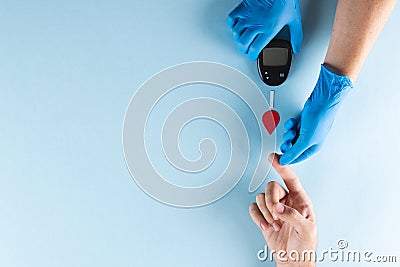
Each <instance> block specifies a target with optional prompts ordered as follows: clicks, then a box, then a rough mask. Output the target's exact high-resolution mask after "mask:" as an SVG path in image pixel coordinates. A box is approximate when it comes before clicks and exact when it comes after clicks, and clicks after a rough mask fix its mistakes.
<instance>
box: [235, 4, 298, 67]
mask: <svg viewBox="0 0 400 267" xmlns="http://www.w3.org/2000/svg"><path fill="white" fill-rule="evenodd" d="M286 25H287V26H288V27H289V31H290V41H291V44H292V48H293V52H294V53H295V54H297V53H299V51H300V44H301V41H302V39H303V30H302V25H301V14H300V6H299V2H298V0H244V1H243V2H242V3H240V4H239V5H238V6H237V7H236V8H235V9H234V10H233V11H232V12H231V13H230V14H229V16H228V26H229V28H231V29H232V32H233V38H234V40H235V41H236V42H237V47H238V49H239V51H240V52H241V53H243V54H247V55H248V56H249V58H250V60H252V61H254V60H256V59H257V57H258V55H259V54H260V52H261V50H262V49H263V48H264V47H265V46H266V45H267V44H268V43H269V42H270V41H271V40H272V39H273V38H274V37H275V36H276V35H277V34H278V33H279V32H280V31H281V30H282V29H283V27H285V26H286Z"/></svg>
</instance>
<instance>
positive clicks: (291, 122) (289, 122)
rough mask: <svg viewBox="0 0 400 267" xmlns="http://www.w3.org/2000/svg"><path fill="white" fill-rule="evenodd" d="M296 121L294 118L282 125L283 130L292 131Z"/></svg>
mask: <svg viewBox="0 0 400 267" xmlns="http://www.w3.org/2000/svg"><path fill="white" fill-rule="evenodd" d="M296 124H297V123H296V119H295V118H290V119H288V120H287V121H286V122H285V124H284V125H283V127H284V128H285V130H290V129H292V128H293V127H294V126H296Z"/></svg>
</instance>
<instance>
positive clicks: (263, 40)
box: [247, 32, 274, 61]
mask: <svg viewBox="0 0 400 267" xmlns="http://www.w3.org/2000/svg"><path fill="white" fill-rule="evenodd" d="M271 33H272V32H264V33H261V34H259V35H257V37H256V38H255V39H254V41H253V43H251V45H250V47H249V51H248V53H247V55H248V56H249V58H250V60H251V61H254V60H256V59H257V58H258V55H259V54H260V52H261V50H263V48H264V47H265V46H266V45H267V44H268V43H269V42H270V41H271V40H272V38H273V37H274V35H272V34H271Z"/></svg>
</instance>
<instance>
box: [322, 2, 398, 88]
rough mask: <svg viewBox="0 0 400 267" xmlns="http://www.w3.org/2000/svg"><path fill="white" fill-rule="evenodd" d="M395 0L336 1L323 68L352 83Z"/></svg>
mask: <svg viewBox="0 0 400 267" xmlns="http://www.w3.org/2000/svg"><path fill="white" fill-rule="evenodd" d="M396 2H397V0H339V1H338V4H337V8H336V15H335V22H334V25H333V30H332V36H331V40H330V43H329V47H328V52H327V54H326V57H325V62H324V63H325V65H326V66H327V67H328V68H329V69H331V70H332V71H334V72H336V73H337V74H342V75H346V76H348V77H349V78H350V79H351V80H352V81H353V82H354V81H355V80H356V79H357V76H358V73H359V72H360V70H361V67H362V65H363V64H364V61H365V59H366V57H367V56H368V53H369V51H370V50H371V48H372V46H373V44H374V43H375V41H376V38H377V37H378V35H379V33H380V32H381V30H382V28H383V26H384V25H385V23H386V21H387V19H388V18H389V16H390V13H391V11H392V10H393V7H394V6H395V4H396Z"/></svg>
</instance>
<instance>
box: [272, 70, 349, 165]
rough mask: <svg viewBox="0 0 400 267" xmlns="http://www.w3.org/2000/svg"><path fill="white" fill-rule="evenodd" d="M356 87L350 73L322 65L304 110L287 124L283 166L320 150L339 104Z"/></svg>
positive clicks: (281, 161)
mask: <svg viewBox="0 0 400 267" xmlns="http://www.w3.org/2000/svg"><path fill="white" fill-rule="evenodd" d="M351 88H353V84H352V82H351V80H350V79H349V78H348V77H347V76H341V75H337V74H335V73H333V72H331V71H329V70H328V69H327V68H326V67H325V66H324V65H321V71H320V75H319V78H318V82H317V84H316V86H315V88H314V91H313V92H312V93H311V95H310V97H309V98H308V100H307V102H306V103H305V105H304V108H303V110H302V112H301V115H300V119H299V120H298V121H296V120H295V119H294V118H291V119H289V120H288V121H287V122H286V123H285V125H284V127H285V129H286V132H285V133H284V135H283V144H282V145H281V148H280V149H281V151H282V153H283V155H282V156H281V158H280V164H281V165H287V164H294V163H298V162H301V161H303V160H305V159H307V158H309V157H310V156H311V155H313V154H315V153H316V152H317V151H319V150H320V149H321V146H322V144H323V142H324V141H325V138H326V136H327V135H328V132H329V130H330V129H331V127H332V124H333V121H334V120H335V115H336V112H337V111H338V109H339V107H340V103H341V101H342V100H343V98H344V97H345V96H346V95H347V93H348V92H349V91H350V89H351Z"/></svg>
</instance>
